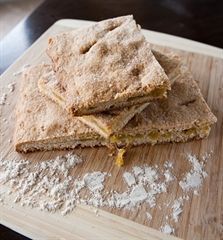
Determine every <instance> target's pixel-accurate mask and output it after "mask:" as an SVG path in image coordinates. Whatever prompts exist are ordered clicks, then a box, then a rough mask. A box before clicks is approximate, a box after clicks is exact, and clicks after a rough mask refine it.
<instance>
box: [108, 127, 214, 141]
mask: <svg viewBox="0 0 223 240" xmlns="http://www.w3.org/2000/svg"><path fill="white" fill-rule="evenodd" d="M210 128H211V126H210V125H208V124H205V125H201V126H194V127H191V128H189V129H185V130H181V131H180V130H179V131H178V130H171V131H160V130H151V131H149V132H147V133H145V134H141V133H138V134H135V135H130V134H117V135H112V136H111V137H110V139H109V141H110V143H111V144H117V145H118V144H131V143H134V140H137V139H139V140H140V139H142V140H143V139H146V140H147V141H150V142H152V143H156V142H159V141H171V140H174V137H178V136H181V137H182V138H188V137H194V136H196V135H202V136H206V135H208V134H209V131H210Z"/></svg>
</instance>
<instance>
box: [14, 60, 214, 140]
mask: <svg viewBox="0 0 223 240" xmlns="http://www.w3.org/2000/svg"><path fill="white" fill-rule="evenodd" d="M163 59H167V58H166V57H165V56H163ZM165 66H166V67H167V72H168V71H170V69H172V70H171V71H172V72H173V71H174V69H175V68H174V66H178V64H177V59H176V58H174V59H172V60H170V61H169V64H167V62H166V65H165ZM165 66H164V68H165ZM168 69H169V70H168ZM176 69H178V70H176V72H179V73H180V74H177V77H175V82H174V84H173V85H172V90H171V91H170V92H169V95H168V98H167V99H164V100H160V101H156V102H154V103H151V104H150V105H149V106H148V107H147V108H146V109H145V110H144V111H143V112H142V113H141V114H137V116H135V117H134V118H133V119H132V120H131V121H130V122H129V123H128V124H127V125H126V127H124V129H122V130H121V131H120V132H119V133H120V134H131V135H135V134H137V133H141V132H144V133H145V131H147V130H151V129H159V130H162V129H163V130H170V131H171V130H172V129H176V130H179V131H180V130H183V129H188V128H191V127H192V126H193V125H196V124H197V125H202V124H213V123H214V122H215V121H216V118H215V116H214V115H213V114H212V113H211V111H210V109H209V107H208V106H207V104H206V102H205V100H204V99H203V97H202V95H201V92H200V90H199V88H198V86H197V84H196V82H195V81H194V80H193V77H192V75H191V73H190V72H189V71H188V69H187V68H186V67H185V66H183V65H182V64H181V65H180V67H179V66H178V67H177V68H176ZM51 70H52V69H51V67H50V66H48V65H38V66H35V67H30V68H29V69H27V70H26V71H25V72H24V73H23V75H22V79H21V87H20V97H19V102H18V105H17V121H16V130H15V143H16V144H19V143H24V142H35V141H38V140H46V144H48V143H50V142H51V141H53V140H54V139H55V138H62V137H63V138H64V137H67V139H69V137H70V136H75V137H76V139H79V140H86V139H89V140H91V139H97V138H98V139H99V138H100V136H99V135H98V134H97V133H96V132H94V131H93V130H92V129H91V128H89V127H87V126H86V125H85V124H83V123H81V122H80V121H79V120H78V119H79V118H78V117H71V116H70V115H69V114H68V113H67V112H65V111H63V110H61V108H60V107H58V106H57V104H55V103H54V102H52V101H50V100H49V99H48V98H47V97H45V96H43V95H41V94H40V92H39V91H38V87H37V81H38V79H39V78H40V77H41V76H42V74H46V73H48V72H50V71H51ZM169 73H170V72H169ZM175 76H176V75H175Z"/></svg>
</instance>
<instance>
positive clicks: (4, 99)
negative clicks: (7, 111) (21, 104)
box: [0, 93, 7, 105]
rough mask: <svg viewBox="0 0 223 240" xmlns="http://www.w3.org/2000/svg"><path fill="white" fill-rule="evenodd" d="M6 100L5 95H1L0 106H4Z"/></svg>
mask: <svg viewBox="0 0 223 240" xmlns="http://www.w3.org/2000/svg"><path fill="white" fill-rule="evenodd" d="M6 99H7V94H6V93H3V94H2V95H1V97H0V105H5V102H6Z"/></svg>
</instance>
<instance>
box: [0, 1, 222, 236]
mask: <svg viewBox="0 0 223 240" xmlns="http://www.w3.org/2000/svg"><path fill="white" fill-rule="evenodd" d="M126 14H133V15H134V17H135V19H136V21H137V22H138V23H139V24H140V25H141V26H142V27H143V28H146V29H149V30H154V31H158V32H164V33H168V34H172V35H176V36H181V37H184V38H189V39H192V40H195V41H199V42H202V43H206V44H209V45H213V46H216V47H220V48H222V47H223V1H221V0H48V1H45V2H44V3H43V4H42V5H40V6H39V7H38V8H37V9H36V10H35V11H34V12H33V13H32V14H31V15H30V16H29V17H28V18H27V19H26V20H25V21H22V22H21V23H19V24H18V25H17V26H16V27H15V28H14V29H13V30H12V31H11V32H10V33H9V34H8V35H7V36H6V37H5V38H4V39H3V40H2V41H1V42H0V74H1V73H2V72H4V71H5V70H6V69H7V67H8V66H9V65H11V64H12V63H13V62H14V61H15V60H16V58H18V57H19V56H20V55H21V54H22V53H23V52H24V51H25V50H26V49H27V48H28V47H29V46H30V45H31V44H32V43H33V42H34V41H35V40H36V39H37V38H38V37H39V36H40V35H41V34H42V33H43V32H44V31H45V30H47V29H48V28H49V27H50V26H51V25H52V24H53V23H54V22H55V21H57V20H59V19H62V18H74V19H85V20H94V21H99V20H103V19H106V18H111V17H116V16H121V15H126ZM0 239H1V240H16V239H23V240H27V239H28V238H25V237H23V236H21V235H19V234H17V233H15V232H13V231H11V230H9V229H7V228H5V227H3V226H0Z"/></svg>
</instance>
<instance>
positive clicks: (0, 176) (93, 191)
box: [0, 153, 207, 234]
mask: <svg viewBox="0 0 223 240" xmlns="http://www.w3.org/2000/svg"><path fill="white" fill-rule="evenodd" d="M187 160H188V161H189V163H190V164H191V169H190V170H189V171H188V172H186V173H185V175H184V176H183V178H182V179H177V178H176V177H175V176H174V174H173V171H174V166H173V163H172V162H170V161H166V162H165V163H164V164H163V165H162V166H159V167H158V166H155V167H153V166H148V165H142V166H134V167H133V168H132V169H129V170H128V171H126V172H124V173H123V176H122V177H123V180H124V183H125V185H126V187H125V189H124V190H122V191H115V190H114V189H112V188H110V189H108V188H107V187H106V184H105V182H106V181H109V178H112V176H111V175H110V174H108V173H106V172H100V171H95V172H88V173H85V175H84V176H83V177H78V176H72V175H70V172H71V170H72V169H73V168H75V166H76V165H77V164H80V163H81V162H82V160H81V159H80V158H79V157H78V156H77V155H75V154H72V153H68V154H67V155H65V156H58V157H56V158H55V159H52V160H49V161H44V162H39V163H36V164H34V165H33V164H32V163H31V162H30V161H26V160H6V159H1V160H0V184H4V185H7V186H8V187H10V190H9V192H0V199H1V200H0V204H5V202H4V199H5V197H7V195H8V194H12V195H13V196H14V195H15V196H14V202H15V203H17V204H21V205H22V206H30V207H35V208H38V209H40V210H43V211H49V212H55V211H60V212H61V214H62V215H66V214H68V213H69V212H71V211H72V210H73V209H74V208H75V206H76V205H77V204H85V205H91V206H94V207H108V208H125V209H126V210H130V211H134V210H136V209H137V208H138V207H140V206H141V205H142V204H144V205H145V207H146V211H145V213H144V214H145V217H146V219H147V221H148V222H149V221H151V220H152V214H151V213H150V211H149V210H151V209H153V208H154V207H156V206H157V197H158V196H159V195H160V194H167V195H168V194H171V188H170V186H171V182H172V181H174V180H177V181H179V184H180V186H181V188H182V190H183V195H182V196H180V197H178V198H177V199H175V200H174V201H173V202H172V203H171V202H170V203H168V204H167V203H164V205H163V207H164V206H166V207H169V209H170V211H169V212H170V215H169V216H166V217H165V219H166V221H167V220H168V221H170V223H168V222H166V223H165V225H163V226H162V227H161V231H163V232H165V233H169V234H171V233H174V227H173V226H171V225H170V224H171V223H173V222H175V223H177V222H178V220H179V217H180V215H181V214H182V212H183V205H184V202H185V201H187V200H189V195H188V193H189V192H191V193H193V191H195V190H196V191H197V192H198V191H199V188H200V187H201V185H202V183H203V180H204V178H205V177H206V176H207V173H206V172H205V171H204V164H205V161H204V160H203V161H199V160H198V159H197V158H196V157H195V156H192V155H190V154H189V155H188V156H187ZM157 207H159V209H162V206H160V205H159V206H157ZM95 212H96V215H97V216H98V215H99V214H98V211H97V210H96V211H95ZM172 221H173V222H172Z"/></svg>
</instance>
